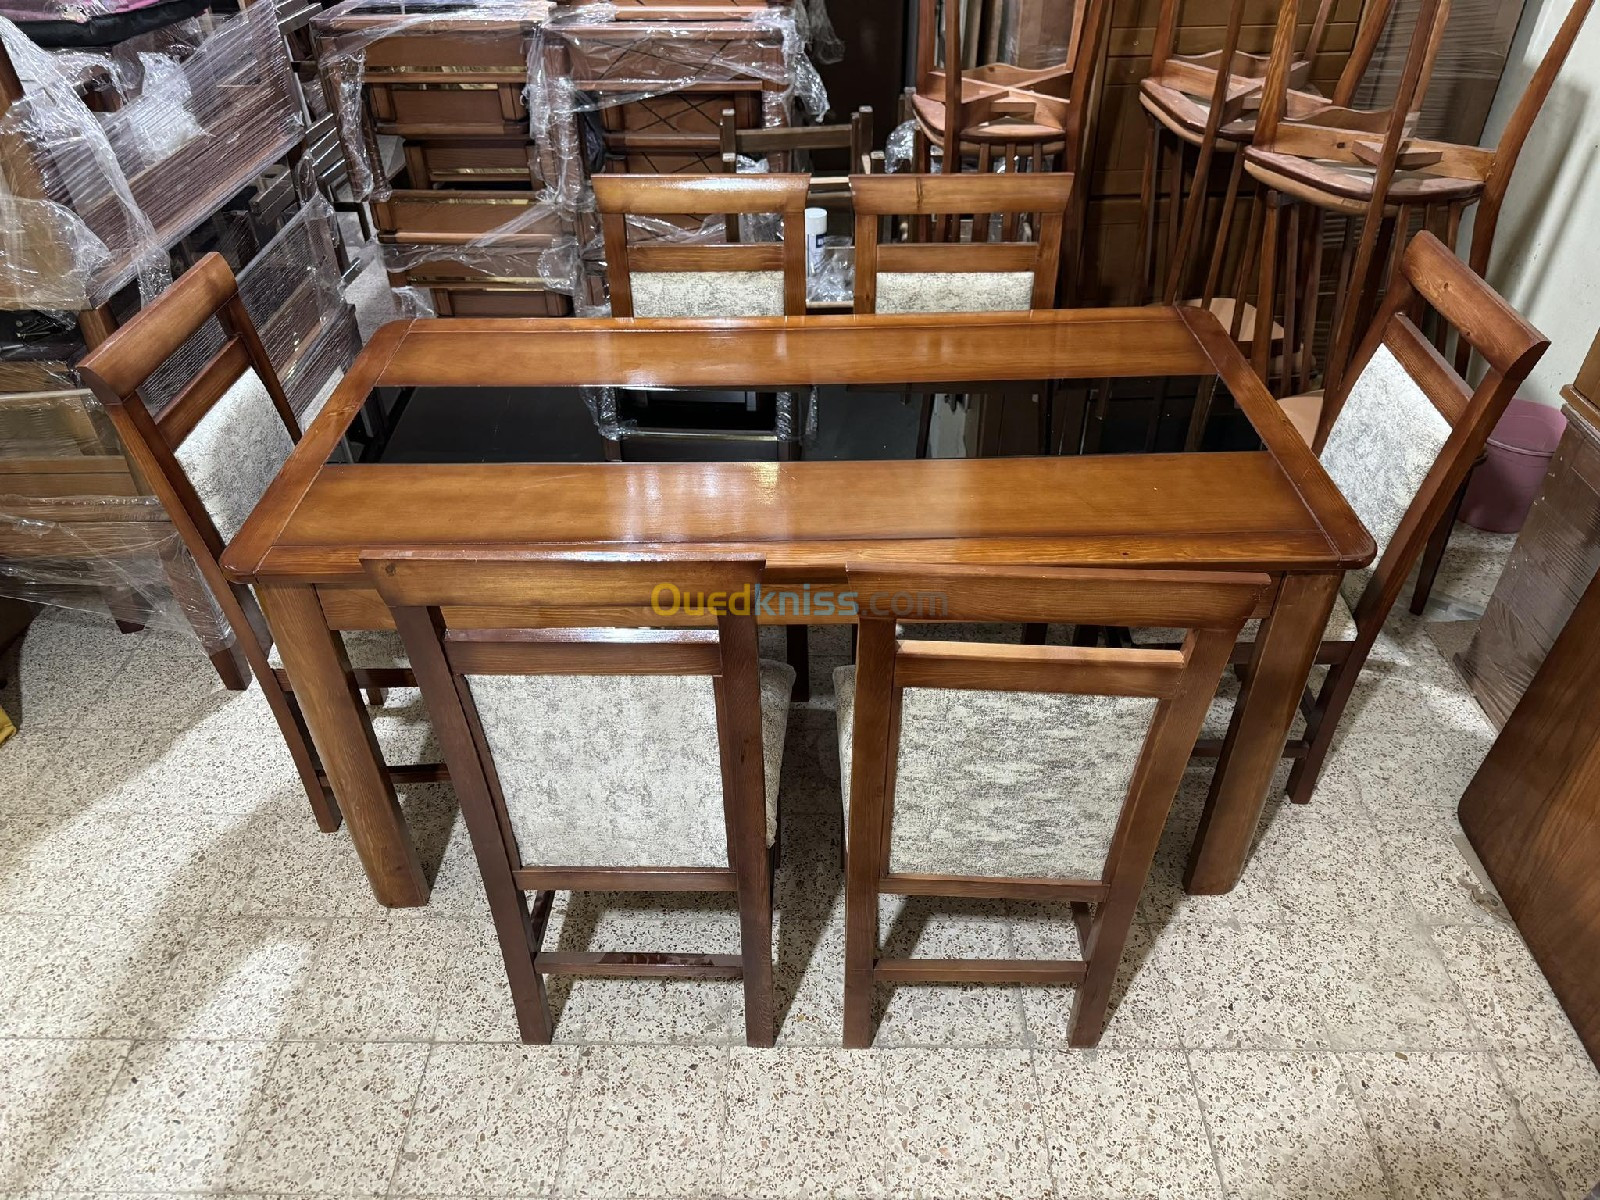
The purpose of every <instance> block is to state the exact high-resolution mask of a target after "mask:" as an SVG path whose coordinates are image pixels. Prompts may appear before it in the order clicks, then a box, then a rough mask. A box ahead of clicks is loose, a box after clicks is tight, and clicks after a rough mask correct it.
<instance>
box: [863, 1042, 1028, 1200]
mask: <svg viewBox="0 0 1600 1200" xmlns="http://www.w3.org/2000/svg"><path fill="white" fill-rule="evenodd" d="M882 1064H883V1079H884V1092H885V1095H886V1097H887V1101H888V1103H887V1107H886V1108H885V1111H884V1114H883V1125H884V1131H885V1134H886V1135H887V1138H888V1142H889V1162H888V1174H887V1180H888V1186H889V1192H890V1194H891V1195H894V1196H918V1197H921V1196H930V1197H931V1196H941V1197H952V1198H953V1197H966V1196H973V1197H977V1196H983V1197H989V1196H1007V1197H1015V1198H1019V1200H1020V1198H1024V1197H1043V1196H1050V1195H1053V1188H1052V1185H1051V1180H1050V1161H1049V1158H1050V1155H1049V1149H1048V1144H1047V1142H1046V1138H1045V1131H1044V1121H1043V1118H1042V1113H1041V1102H1040V1097H1039V1091H1038V1085H1037V1083H1036V1082H1035V1080H1034V1077H1033V1072H1032V1070H1031V1068H1030V1065H1029V1062H1028V1055H1027V1054H1026V1053H1024V1052H1022V1051H1017V1050H1000V1051H987V1052H980V1051H956V1050H905V1051H893V1052H885V1053H884V1054H883V1055H882Z"/></svg>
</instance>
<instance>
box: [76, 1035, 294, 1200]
mask: <svg viewBox="0 0 1600 1200" xmlns="http://www.w3.org/2000/svg"><path fill="white" fill-rule="evenodd" d="M277 1054H278V1047H277V1046H275V1045H272V1044H270V1043H266V1042H142V1043H139V1044H138V1045H135V1046H134V1047H133V1049H132V1050H131V1051H130V1052H129V1054H128V1057H127V1059H126V1060H125V1061H124V1063H123V1064H122V1069H121V1071H120V1072H119V1073H118V1075H117V1078H116V1082H115V1083H114V1084H113V1085H112V1088H111V1092H110V1094H109V1095H108V1096H107V1097H106V1102H105V1107H104V1108H103V1109H102V1110H101V1112H100V1114H99V1115H98V1117H97V1118H96V1119H95V1121H94V1123H93V1130H92V1132H91V1133H90V1134H89V1136H88V1138H87V1139H86V1140H85V1142H84V1144H83V1145H82V1146H81V1147H80V1148H79V1149H78V1150H77V1151H75V1152H74V1153H73V1154H72V1155H71V1156H70V1158H69V1159H68V1162H67V1166H66V1168H65V1169H64V1170H63V1172H62V1173H61V1175H60V1180H61V1184H62V1186H63V1188H65V1189H67V1190H84V1191H109V1192H115V1191H130V1192H152V1191H154V1192H161V1191H216V1190H219V1189H220V1188H221V1187H222V1184H223V1179H224V1172H225V1168H226V1164H227V1158H228V1155H229V1153H230V1152H231V1151H233V1150H234V1149H236V1148H237V1145H238V1143H239V1141H240V1139H241V1138H242V1137H243V1136H244V1133H245V1130H246V1129H247V1128H248V1126H249V1123H250V1120H251V1117H252V1116H253V1115H254V1113H255V1108H256V1103H257V1100H258V1098H259V1096H260V1094H261V1088H262V1087H263V1085H264V1084H265V1082H266V1078H267V1075H268V1072H269V1071H270V1070H271V1067H272V1063H273V1060H274V1059H275V1058H276V1057H277Z"/></svg>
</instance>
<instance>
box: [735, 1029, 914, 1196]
mask: <svg viewBox="0 0 1600 1200" xmlns="http://www.w3.org/2000/svg"><path fill="white" fill-rule="evenodd" d="M727 1103H728V1129H727V1134H726V1143H725V1147H724V1155H725V1157H724V1166H723V1189H724V1191H725V1192H726V1194H728V1195H731V1196H770V1197H797V1198H798V1197H813V1196H829V1197H845V1196H861V1197H865V1196H881V1195H883V1193H884V1165H885V1159H886V1154H887V1150H888V1144H887V1141H886V1139H885V1136H884V1131H883V1128H882V1121H881V1119H880V1115H881V1113H882V1112H883V1105H884V1094H883V1078H882V1073H881V1071H880V1069H879V1064H878V1056H876V1055H872V1054H863V1053H861V1052H860V1051H856V1050H790V1049H779V1050H754V1049H750V1048H748V1047H744V1046H738V1047H735V1048H734V1049H733V1050H732V1051H731V1052H730V1059H729V1073H728V1100H727Z"/></svg>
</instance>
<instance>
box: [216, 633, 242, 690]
mask: <svg viewBox="0 0 1600 1200" xmlns="http://www.w3.org/2000/svg"><path fill="white" fill-rule="evenodd" d="M206 657H207V658H209V659H210V660H211V665H212V666H213V667H214V668H216V672H217V678H218V679H220V680H221V681H222V686H223V687H225V688H227V689H228V690H229V691H230V692H242V691H244V690H245V689H246V688H247V687H249V686H250V664H249V663H247V662H246V661H245V659H244V654H243V652H241V651H240V649H239V644H238V643H237V642H229V643H228V644H227V645H226V646H223V647H222V648H221V649H220V650H208V651H206Z"/></svg>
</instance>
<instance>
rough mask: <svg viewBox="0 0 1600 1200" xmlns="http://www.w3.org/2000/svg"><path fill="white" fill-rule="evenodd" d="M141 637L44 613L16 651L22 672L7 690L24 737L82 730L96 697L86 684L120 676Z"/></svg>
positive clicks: (100, 621)
mask: <svg viewBox="0 0 1600 1200" xmlns="http://www.w3.org/2000/svg"><path fill="white" fill-rule="evenodd" d="M138 636H142V635H135V636H134V637H129V636H126V635H124V634H122V633H119V632H118V631H117V627H116V626H115V625H113V624H112V623H111V622H110V621H109V620H108V619H106V618H103V617H94V616H90V615H88V614H82V613H73V612H66V611H63V610H60V609H53V610H50V611H47V612H44V613H41V614H40V615H39V616H38V617H37V618H35V620H34V622H33V624H32V625H30V626H29V627H28V631H27V633H26V634H25V635H24V636H23V639H22V645H21V647H20V648H19V649H14V650H12V651H11V653H12V654H14V655H15V656H16V662H17V672H16V678H15V680H13V682H12V685H11V687H10V688H8V689H7V691H8V695H7V697H6V705H5V707H6V713H7V715H9V716H10V717H11V719H12V721H13V722H14V723H15V724H16V726H17V728H18V729H21V730H23V731H24V732H39V731H43V730H46V729H53V730H61V731H64V732H70V731H72V730H75V729H78V728H81V727H82V724H83V722H82V719H81V718H82V716H83V713H84V710H85V709H86V708H87V707H89V705H90V704H91V701H92V700H93V699H94V697H95V695H96V694H95V693H93V692H91V691H90V690H89V689H88V688H86V687H85V686H84V681H85V680H89V679H109V678H111V677H113V676H115V675H117V674H119V673H120V672H121V670H122V667H123V664H124V663H126V662H127V661H128V659H129V657H130V656H131V655H132V654H133V651H134V645H135V643H136V641H137V640H138ZM95 707H96V708H100V709H104V708H105V707H106V706H104V705H100V704H96V705H95ZM116 711H120V710H116Z"/></svg>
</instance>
